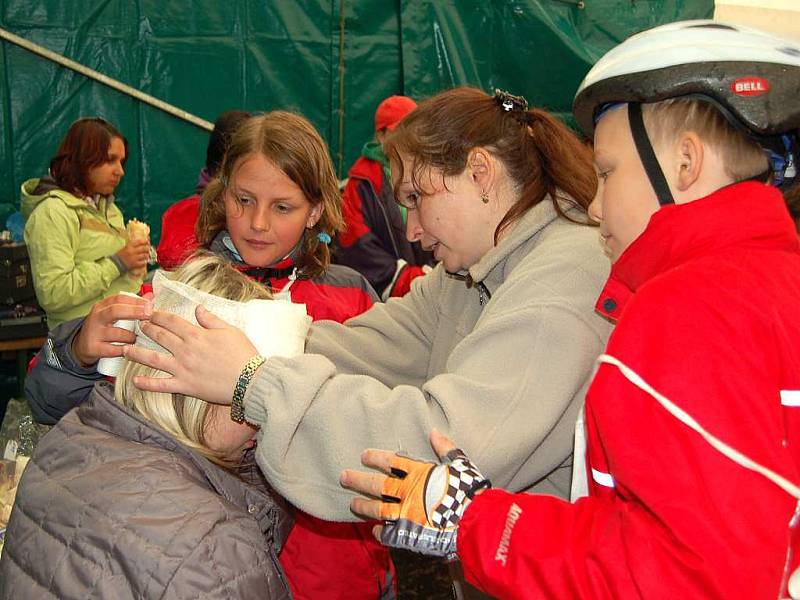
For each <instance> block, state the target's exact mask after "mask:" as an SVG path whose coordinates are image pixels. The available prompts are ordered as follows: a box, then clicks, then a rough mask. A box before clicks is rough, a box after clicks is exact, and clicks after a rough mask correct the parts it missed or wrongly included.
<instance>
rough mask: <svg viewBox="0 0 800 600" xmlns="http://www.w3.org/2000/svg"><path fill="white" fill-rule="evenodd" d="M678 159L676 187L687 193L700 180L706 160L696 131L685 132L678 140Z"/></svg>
mask: <svg viewBox="0 0 800 600" xmlns="http://www.w3.org/2000/svg"><path fill="white" fill-rule="evenodd" d="M675 152H676V154H677V156H676V159H677V162H676V168H677V173H676V179H675V182H676V187H677V189H678V190H679V191H681V192H685V191H687V190H688V189H689V188H691V187H692V186H693V185H694V184H695V182H697V180H698V179H699V178H700V174H701V173H702V171H703V161H704V159H705V153H704V147H703V142H702V140H701V139H700V136H699V135H697V134H696V133H695V132H694V131H685V132H683V133H682V134H681V135H680V137H679V138H678V141H677V144H676V146H675Z"/></svg>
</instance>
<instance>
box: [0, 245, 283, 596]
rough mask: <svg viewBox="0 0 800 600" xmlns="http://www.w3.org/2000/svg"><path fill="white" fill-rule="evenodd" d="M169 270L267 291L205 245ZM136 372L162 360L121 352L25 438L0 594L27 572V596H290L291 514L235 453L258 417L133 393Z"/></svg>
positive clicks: (246, 290) (0, 565) (211, 283)
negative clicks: (74, 402)
mask: <svg viewBox="0 0 800 600" xmlns="http://www.w3.org/2000/svg"><path fill="white" fill-rule="evenodd" d="M173 280H174V281H177V282H182V283H184V284H187V285H189V286H192V287H194V288H197V289H198V290H200V291H202V292H206V293H208V294H211V295H214V296H220V297H222V298H227V299H229V300H235V301H237V302H246V301H249V300H253V299H267V298H269V297H270V295H269V293H268V292H267V290H265V289H264V287H263V286H261V285H258V284H256V283H254V282H252V281H250V280H249V279H248V278H247V277H245V276H243V275H242V274H240V273H238V272H237V271H236V270H235V269H234V268H233V267H231V266H230V265H229V264H228V263H226V262H225V261H223V260H221V259H219V258H217V257H213V256H205V257H201V258H197V259H194V260H192V261H190V262H188V263H187V264H186V265H184V266H183V267H182V268H181V269H179V270H178V271H177V272H176V273H175V274H174V276H173ZM166 285H168V284H166ZM156 302H157V303H158V298H157V300H156ZM175 308H180V306H177V307H175ZM184 308H185V307H184ZM192 308H193V307H191V306H190V307H189V310H191V309H192ZM140 343H141V342H140ZM136 375H149V376H156V377H157V376H163V373H161V372H159V371H156V370H154V369H150V368H147V367H142V366H141V365H137V364H135V363H127V364H126V365H125V366H124V367H123V369H122V372H121V374H120V376H119V377H118V379H117V381H116V385H114V384H112V383H110V382H108V381H101V382H99V383H97V384H96V386H95V388H94V390H93V392H92V394H91V396H90V398H89V399H88V400H87V401H86V402H85V403H84V404H82V405H81V406H80V407H78V408H77V409H75V410H73V411H72V412H70V413H69V414H67V415H66V416H65V417H64V418H62V419H61V420H60V421H59V423H58V424H57V425H56V426H55V427H54V428H53V430H52V431H50V432H49V433H48V435H47V436H45V437H44V438H43V439H42V441H41V442H40V444H39V445H38V447H37V448H36V451H35V453H34V456H33V458H32V460H31V464H30V465H29V468H28V470H27V472H26V475H25V478H24V479H23V480H22V482H21V484H20V487H19V490H18V492H17V498H16V503H15V506H14V509H13V512H12V517H11V521H10V523H9V526H8V530H7V535H6V543H5V548H4V551H3V556H2V560H0V582H2V584H0V589H2V595H3V596H8V597H14V596H18V597H25V596H27V595H29V594H30V590H31V585H32V583H31V582H36V589H37V595H39V596H52V597H58V598H63V597H87V596H89V595H96V596H99V597H114V598H126V597H130V598H136V597H159V598H160V597H169V598H190V597H191V598H196V597H200V596H203V597H218V598H222V597H225V598H269V599H278V598H289V597H290V593H289V589H288V586H287V584H286V579H285V576H284V574H283V572H282V569H281V567H280V566H279V563H278V560H277V554H278V552H279V551H280V550H281V547H282V545H283V542H284V540H285V538H286V536H287V534H288V531H289V528H290V527H291V520H290V517H289V516H288V514H287V513H286V512H285V510H284V509H283V508H281V506H280V505H279V504H278V503H276V501H275V499H274V498H273V496H272V495H271V494H270V492H269V490H268V488H267V487H266V485H265V484H264V481H263V479H261V478H260V477H259V476H258V472H257V470H256V469H254V468H253V467H252V462H248V461H246V460H245V456H246V455H247V451H248V450H249V449H250V448H252V447H253V445H254V440H253V438H254V435H255V432H256V430H255V429H254V428H253V427H252V426H250V425H248V424H247V423H236V422H234V421H232V420H231V419H230V416H229V415H230V411H229V410H226V409H225V408H224V407H219V406H215V405H211V404H208V403H207V402H203V401H202V400H198V399H197V398H192V397H191V396H185V395H182V394H162V393H153V392H142V391H140V390H138V389H137V388H136V387H135V386H133V384H132V379H133V377H134V376H136ZM32 557H35V559H34V558H32ZM54 565H57V566H54Z"/></svg>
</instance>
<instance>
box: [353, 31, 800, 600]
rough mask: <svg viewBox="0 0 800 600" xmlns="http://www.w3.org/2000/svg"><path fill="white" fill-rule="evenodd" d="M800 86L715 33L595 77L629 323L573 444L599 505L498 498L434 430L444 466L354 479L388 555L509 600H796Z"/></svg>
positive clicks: (797, 73) (407, 462) (615, 286)
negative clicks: (437, 565) (789, 199)
mask: <svg viewBox="0 0 800 600" xmlns="http://www.w3.org/2000/svg"><path fill="white" fill-rule="evenodd" d="M798 88H800V46H798V44H796V43H793V42H790V41H787V40H783V39H780V38H776V37H774V36H771V35H767V34H764V33H761V32H758V31H754V30H749V29H746V28H742V27H739V26H729V25H725V24H722V23H718V22H712V21H693V22H685V23H673V24H670V25H665V26H662V27H658V28H656V29H653V30H651V31H648V32H644V33H642V34H639V35H636V36H633V37H632V38H630V39H629V40H627V41H626V42H624V43H623V44H622V45H620V46H619V47H617V48H615V49H614V50H612V51H611V52H609V53H608V54H607V55H606V56H605V57H603V58H602V59H601V60H600V61H599V62H598V63H597V64H596V65H595V66H594V68H593V69H592V70H591V71H590V72H589V74H588V75H587V76H586V79H585V80H584V82H583V84H582V85H581V87H580V88H579V91H578V94H577V96H576V98H575V103H574V111H575V116H576V118H577V121H578V123H579V124H580V125H581V127H582V128H583V130H584V131H585V132H586V133H587V134H588V135H592V134H593V135H594V150H595V164H596V167H597V171H598V177H599V181H600V185H599V189H598V193H597V197H596V198H595V200H594V202H593V203H592V206H591V207H590V210H589V212H590V214H592V216H593V217H594V218H595V219H596V220H597V221H598V222H599V224H600V236H601V241H602V244H603V247H604V249H605V252H606V254H607V255H608V256H609V258H610V259H611V261H612V262H613V267H612V270H611V275H610V277H609V280H608V282H607V284H606V287H605V288H604V290H603V293H602V294H601V296H600V299H599V301H598V304H597V308H598V310H599V311H600V312H601V313H603V314H605V315H606V316H607V317H609V318H611V319H614V320H618V324H617V327H616V329H615V331H614V333H613V335H612V336H611V338H610V340H609V343H608V346H607V349H606V353H605V354H603V355H601V357H600V358H599V360H598V362H599V364H600V366H599V368H598V371H597V373H596V375H595V378H594V380H593V383H592V385H591V387H590V389H589V392H588V394H587V399H586V407H585V429H584V428H583V427H580V428H579V429H578V430H577V434H578V435H577V436H576V441H577V442H578V443H577V444H576V447H577V448H578V449H580V447H581V446H582V444H581V443H580V442H581V440H582V439H585V440H586V443H585V445H584V447H585V456H583V455H580V454H578V453H576V457H575V462H574V464H575V465H576V466H575V473H574V476H575V485H573V490H574V491H578V492H579V491H580V489H581V488H583V489H584V490H585V491H587V492H588V496H583V497H581V498H580V499H577V500H576V501H575V502H574V503H571V504H570V503H568V502H565V501H562V500H559V499H557V498H553V497H548V496H543V495H526V494H509V493H507V492H504V491H501V490H489V491H484V490H485V488H486V487H488V482H487V481H486V480H485V478H483V476H482V475H481V474H480V472H479V471H478V470H477V468H476V467H475V465H473V464H472V463H470V461H469V460H468V459H467V458H466V457H465V456H464V454H463V453H462V452H460V451H458V450H457V449H455V446H454V445H453V443H452V442H451V441H450V440H448V439H447V438H445V437H444V436H443V435H441V434H439V433H437V432H434V433H433V434H432V436H431V442H432V444H433V447H434V449H435V450H436V451H437V453H438V454H439V456H440V457H442V459H443V463H442V464H440V465H434V464H428V463H422V462H419V461H415V460H411V459H408V458H405V457H402V456H397V455H395V454H392V453H390V452H385V451H379V450H368V451H366V452H365V453H364V455H363V462H364V464H365V465H367V466H372V467H375V468H378V469H380V470H381V471H383V472H384V473H386V474H388V476H384V475H379V474H360V473H357V472H352V471H345V472H344V473H343V475H342V483H343V484H344V485H345V486H347V487H351V488H353V489H356V490H358V491H361V492H363V493H366V494H367V495H370V496H372V497H374V498H382V501H381V500H365V499H361V498H356V499H354V500H353V503H352V508H353V510H355V511H357V512H360V513H362V514H364V515H367V516H370V517H373V518H381V519H384V520H385V521H386V525H385V526H383V527H382V528H381V529H379V530H378V531H377V534H378V535H379V537H380V539H382V540H383V541H384V542H386V543H389V544H391V545H394V546H400V547H410V548H412V549H416V550H417V551H420V552H424V553H428V554H433V555H439V556H450V557H456V556H457V557H458V558H459V559H460V560H461V562H462V564H463V567H464V571H465V574H466V578H467V580H468V581H470V582H472V583H474V584H475V585H476V586H478V587H479V588H481V589H483V590H484V591H486V592H488V593H489V594H491V595H493V596H496V597H500V598H522V597H526V598H527V597H531V598H543V597H548V598H668V597H669V598H725V599H730V598H749V599H752V598H770V599H773V598H785V597H787V596H790V597H792V598H800V568H798V567H800V552H798V551H800V529H798V523H799V522H800V503H798V499H800V487H799V486H798V484H799V483H800V413H799V412H798V411H800V319H798V314H800V241H799V240H798V236H797V233H796V231H795V228H794V224H793V222H792V220H791V218H790V216H789V213H788V211H787V208H786V203H785V199H784V196H783V195H782V194H781V192H780V191H779V190H778V189H776V187H783V188H787V187H788V186H789V185H790V184H792V183H793V181H792V180H793V179H794V178H795V176H796V164H797V160H798V158H799V156H798V154H799V153H798V127H800V105H798V103H797V98H796V96H797V90H798ZM794 189H795V190H796V189H797V188H794ZM789 193H790V194H791V192H789ZM587 488H588V489H587ZM576 495H581V494H580V493H578V494H576Z"/></svg>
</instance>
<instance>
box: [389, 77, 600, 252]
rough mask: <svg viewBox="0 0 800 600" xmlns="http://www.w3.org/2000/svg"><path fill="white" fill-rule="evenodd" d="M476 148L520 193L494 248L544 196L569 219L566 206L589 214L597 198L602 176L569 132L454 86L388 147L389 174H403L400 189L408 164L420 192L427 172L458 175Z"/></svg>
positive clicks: (547, 118) (535, 113)
mask: <svg viewBox="0 0 800 600" xmlns="http://www.w3.org/2000/svg"><path fill="white" fill-rule="evenodd" d="M479 146H480V147H483V148H486V149H487V150H488V151H489V152H491V153H492V154H493V155H494V156H495V157H497V158H498V159H499V160H500V161H502V163H503V164H504V165H505V168H506V170H507V172H508V175H509V177H510V178H511V180H512V181H513V182H514V184H515V186H514V187H515V188H516V190H517V191H518V193H519V199H518V200H517V201H516V203H515V204H514V205H513V206H512V207H511V208H510V209H509V211H508V212H507V213H506V215H505V216H504V217H503V220H502V221H501V222H500V224H499V225H498V226H497V230H496V231H495V234H494V238H495V243H497V240H498V238H499V236H500V234H501V233H502V232H503V230H504V229H506V228H507V227H509V226H511V225H512V224H513V223H514V222H516V221H517V219H519V218H520V217H522V215H524V214H525V213H526V212H527V211H528V210H529V209H530V208H532V207H533V206H535V205H537V204H538V203H539V202H541V201H542V200H544V199H545V198H547V197H549V198H550V200H551V201H552V202H553V205H554V207H555V209H556V211H557V212H558V214H559V215H560V216H562V217H564V218H566V219H569V220H571V221H574V219H572V218H571V217H569V216H568V215H566V214H565V207H564V205H563V204H562V202H566V203H567V204H568V205H577V206H579V207H580V208H581V209H583V211H584V212H585V210H586V208H587V207H588V206H589V204H590V203H591V201H592V199H593V198H594V194H595V191H596V190H597V176H596V175H595V171H594V167H593V163H592V154H591V150H589V149H588V148H587V147H586V146H585V145H584V144H582V143H581V142H580V140H579V139H578V138H577V136H576V135H575V134H574V133H572V131H570V130H569V129H568V128H567V127H566V126H565V125H563V124H562V123H561V122H560V121H558V119H556V118H555V117H553V116H552V115H550V114H548V113H547V112H545V111H543V110H540V109H537V108H533V109H530V110H522V109H521V108H515V109H514V110H511V111H505V110H504V109H503V107H502V106H501V103H500V102H499V101H498V100H497V99H495V98H493V97H491V96H489V95H487V94H485V93H484V92H482V91H480V90H478V89H475V88H469V87H460V88H455V89H452V90H448V91H446V92H442V93H441V94H438V95H436V96H434V97H432V98H429V99H428V100H425V101H424V102H422V103H421V104H420V105H419V106H418V107H417V108H416V110H414V111H413V112H412V113H410V114H409V115H408V116H407V117H406V118H405V119H403V120H402V121H401V122H400V124H399V125H398V126H397V129H395V130H394V132H393V133H392V134H391V135H390V136H389V138H388V139H387V140H386V142H385V143H384V146H383V147H384V151H385V153H386V155H387V156H388V157H389V159H390V161H391V162H392V169H395V168H397V169H399V171H398V172H399V175H400V177H399V179H398V180H397V181H396V183H398V182H399V181H402V179H403V161H402V158H401V157H406V158H408V159H411V161H412V175H411V176H412V182H413V185H414V187H415V188H416V190H417V191H418V192H419V191H421V188H420V185H419V176H420V174H421V173H422V171H423V170H425V169H427V168H434V169H436V170H438V171H440V172H441V174H442V176H443V177H449V176H453V175H458V174H459V173H461V172H463V170H464V168H465V167H466V164H467V157H468V155H469V152H470V150H472V149H473V148H476V147H479Z"/></svg>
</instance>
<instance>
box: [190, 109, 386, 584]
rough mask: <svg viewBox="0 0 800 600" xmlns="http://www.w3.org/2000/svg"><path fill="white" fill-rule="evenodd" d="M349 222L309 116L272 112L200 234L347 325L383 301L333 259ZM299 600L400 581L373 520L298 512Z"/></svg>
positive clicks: (225, 177) (311, 309)
mask: <svg viewBox="0 0 800 600" xmlns="http://www.w3.org/2000/svg"><path fill="white" fill-rule="evenodd" d="M342 226H343V221H342V213H341V199H340V195H339V190H338V182H337V179H336V175H335V173H334V169H333V165H332V164H331V161H330V158H329V155H328V150H327V147H326V146H325V143H324V142H323V140H322V138H320V136H319V134H318V133H317V131H316V130H315V129H314V127H313V126H312V125H311V123H309V122H308V121H307V120H306V119H305V118H303V117H301V116H299V115H296V114H292V113H288V112H280V111H275V112H271V113H267V114H264V115H261V116H257V117H253V118H251V119H248V120H247V121H245V122H244V123H242V124H241V125H240V126H239V127H238V128H237V130H236V133H235V134H233V136H232V137H231V140H230V145H229V147H228V151H227V153H226V156H225V160H224V162H223V164H222V167H221V169H220V172H219V176H218V177H217V178H216V179H214V180H212V181H211V183H209V185H208V187H207V188H206V191H205V192H204V195H203V202H202V208H201V211H200V215H199V218H198V221H197V228H196V232H195V233H196V235H197V239H198V241H199V242H200V244H201V246H202V247H205V248H208V249H210V250H211V251H212V252H214V253H215V254H218V255H221V256H224V257H226V258H227V259H228V260H230V261H231V262H233V264H234V265H236V267H237V268H238V269H239V270H240V271H242V272H244V273H246V274H247V275H249V276H250V277H251V278H254V279H256V280H258V281H260V282H263V283H264V284H265V285H267V286H268V287H269V288H270V289H271V290H272V293H273V294H274V295H275V297H278V298H280V297H285V298H286V299H287V300H291V301H292V302H297V303H302V304H305V305H306V308H307V310H308V313H309V315H310V316H311V317H312V318H313V319H315V320H318V319H332V320H335V321H339V322H342V321H345V320H347V319H349V318H350V317H353V316H355V315H357V314H360V313H361V312H363V311H365V310H366V309H367V308H369V307H370V306H371V305H372V303H373V301H375V300H376V299H377V297H376V295H375V293H374V291H373V290H372V288H371V286H370V285H369V284H368V283H367V281H366V280H365V279H364V278H363V277H362V276H361V275H359V274H358V273H356V272H355V271H353V270H352V269H349V268H347V267H344V266H341V265H332V264H330V251H329V249H328V244H329V243H330V241H331V237H332V236H334V235H336V234H337V233H338V232H339V231H340V230H341V229H342ZM280 561H281V564H282V566H283V568H284V570H285V571H286V575H287V578H288V579H289V583H290V585H291V588H292V593H293V595H294V597H295V598H309V599H311V598H323V597H324V598H331V599H336V598H341V599H345V598H348V599H349V598H364V599H367V598H379V597H381V594H382V593H386V591H387V590H390V589H391V588H392V587H393V586H394V567H393V565H392V562H391V558H390V557H389V554H388V551H387V550H386V548H384V547H382V546H380V545H379V544H377V543H376V541H375V540H374V539H373V538H372V536H371V535H370V531H369V526H367V525H357V524H352V523H347V524H346V523H331V522H326V521H322V520H320V519H316V518H314V517H312V516H310V515H308V514H306V513H303V512H301V511H299V510H298V511H295V526H294V528H293V529H292V532H291V533H290V534H289V538H288V540H287V542H286V545H285V547H284V549H283V551H282V552H281V555H280Z"/></svg>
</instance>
